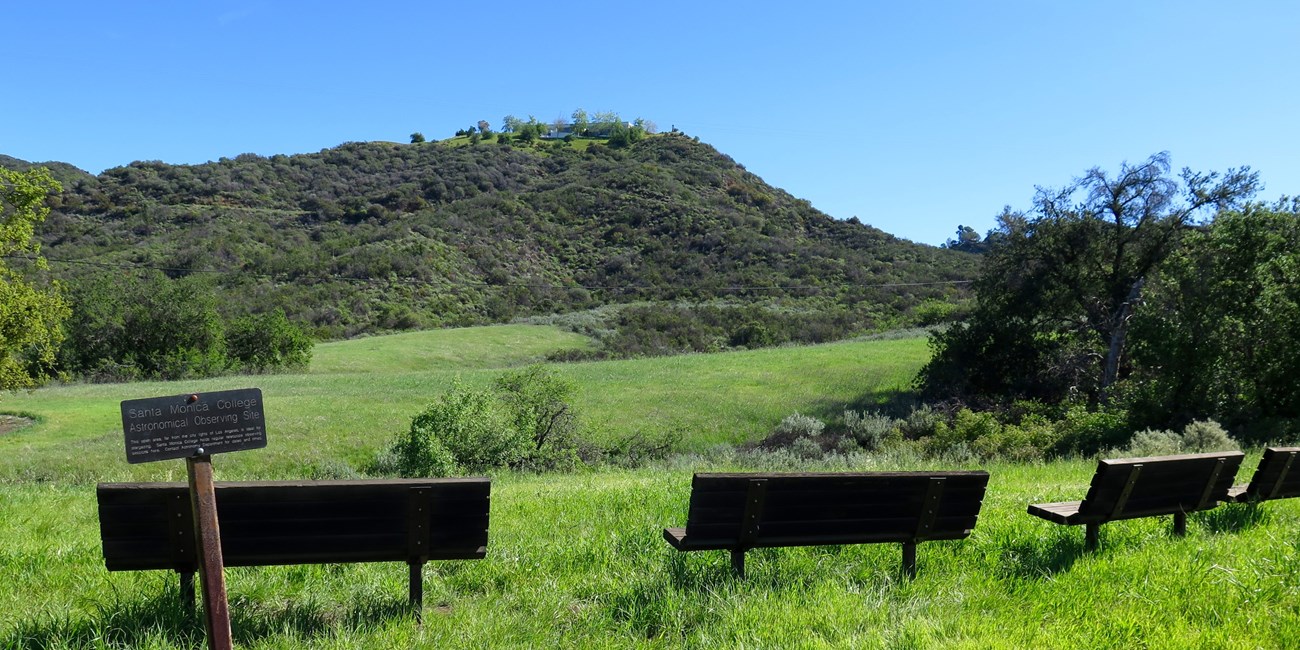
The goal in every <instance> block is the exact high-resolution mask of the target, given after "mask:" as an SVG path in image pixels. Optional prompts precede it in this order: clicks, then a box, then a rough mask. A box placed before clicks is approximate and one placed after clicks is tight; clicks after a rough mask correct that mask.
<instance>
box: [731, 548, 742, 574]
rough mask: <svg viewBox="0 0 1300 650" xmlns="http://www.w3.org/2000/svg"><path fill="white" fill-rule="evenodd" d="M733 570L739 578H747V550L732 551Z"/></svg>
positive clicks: (736, 549)
mask: <svg viewBox="0 0 1300 650" xmlns="http://www.w3.org/2000/svg"><path fill="white" fill-rule="evenodd" d="M731 570H732V571H734V572H735V573H736V577H737V578H743V577H745V549H743V548H733V549H731Z"/></svg>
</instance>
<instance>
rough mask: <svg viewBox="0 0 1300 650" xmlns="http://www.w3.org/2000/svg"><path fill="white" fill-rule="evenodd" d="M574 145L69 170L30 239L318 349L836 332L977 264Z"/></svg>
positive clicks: (751, 188) (66, 267) (668, 141)
mask: <svg viewBox="0 0 1300 650" xmlns="http://www.w3.org/2000/svg"><path fill="white" fill-rule="evenodd" d="M582 142H583V144H585V145H587V146H584V147H574V146H572V145H571V144H569V143H564V142H553V143H540V142H539V143H537V144H533V145H525V144H516V145H513V146H500V145H498V144H496V143H495V142H486V141H485V142H481V143H477V144H466V143H436V142H429V143H421V144H409V145H408V144H394V143H384V142H371V143H348V144H344V145H340V146H338V147H335V148H332V149H326V150H323V151H321V152H319V153H314V154H303V155H292V156H286V155H275V156H271V157H262V156H258V155H253V154H244V155H240V156H236V157H235V158H232V159H225V158H223V159H221V160H219V161H217V162H210V163H206V164H201V165H170V164H166V163H163V162H157V161H152V162H134V163H131V164H129V165H126V166H124V167H117V168H113V169H109V170H107V171H105V172H103V173H102V174H100V175H98V176H91V175H89V174H85V173H84V172H80V170H76V169H75V168H70V167H66V166H63V167H60V168H59V173H58V176H59V177H60V179H61V180H62V182H63V184H64V187H65V191H64V192H63V194H62V195H60V196H58V197H56V198H54V199H53V200H52V206H53V208H54V210H53V212H52V214H51V215H50V216H49V218H48V220H47V221H46V223H45V224H44V225H43V226H42V227H41V229H40V237H41V239H42V241H43V243H44V249H43V252H44V253H45V254H46V255H47V256H48V257H49V258H50V259H51V260H52V261H53V263H52V264H51V267H52V273H54V274H55V275H56V276H58V277H62V278H64V279H65V280H66V281H68V282H69V283H70V286H75V285H76V284H77V283H78V282H81V281H83V280H84V278H86V277H88V276H94V275H104V274H109V275H112V274H116V276H115V277H120V275H121V274H123V273H131V272H133V270H135V271H139V270H141V269H144V268H153V269H163V270H164V271H165V273H166V274H167V275H168V276H169V277H173V278H176V277H183V276H186V275H199V276H202V277H206V278H210V279H211V281H212V282H214V283H215V284H216V289H217V291H219V292H220V295H221V300H220V308H221V309H222V310H223V312H224V315H225V316H227V317H234V316H238V315H241V314H244V313H249V312H264V311H267V310H270V309H274V308H277V307H278V308H283V309H285V310H286V312H287V313H288V315H289V316H290V318H291V319H293V320H294V321H296V322H298V323H300V324H303V325H306V326H307V327H308V328H309V330H310V331H312V332H314V333H315V334H317V335H318V336H321V337H325V338H335V337H346V336H354V335H358V334H363V333H369V332H379V331H392V330H406V329H418V328H427V327H438V326H449V325H467V324H482V323H492V322H505V321H509V320H510V319H513V318H516V317H520V316H528V315H534V314H550V313H557V312H570V311H575V310H582V309H588V308H592V307H596V306H599V305H607V304H624V303H631V302H638V301H641V302H644V301H650V302H652V303H662V302H665V301H685V302H690V303H700V302H707V301H711V300H725V301H732V302H739V303H743V304H761V305H766V306H767V307H768V308H770V309H773V310H777V311H779V310H786V311H789V310H790V309H795V310H797V311H800V312H801V313H815V314H833V315H834V317H835V318H837V319H838V321H837V322H838V323H840V324H838V325H836V328H835V331H836V332H837V333H839V334H837V335H842V334H843V333H851V332H853V331H863V330H870V329H874V328H878V327H881V326H882V325H888V324H894V323H898V322H905V321H906V320H907V319H908V318H909V314H910V313H911V310H913V309H915V308H916V307H917V306H918V305H920V304H921V302H922V301H923V300H925V299H927V298H937V299H944V300H947V299H951V298H952V297H954V296H955V295H957V292H958V289H957V288H955V286H954V285H952V284H944V283H948V282H951V281H957V280H966V279H969V278H970V277H972V274H973V270H974V267H975V261H974V260H975V258H974V257H973V256H970V255H967V254H963V253H958V252H954V251H946V250H941V249H938V248H934V247H930V246H923V245H918V244H913V243H911V242H907V241H903V240H899V239H897V238H895V237H893V236H890V235H888V234H886V233H884V232H881V231H880V230H878V229H875V228H872V227H870V226H867V225H864V224H861V223H858V222H857V221H856V220H850V221H837V220H834V219H832V218H830V217H828V216H827V215H825V214H822V213H820V212H818V211H816V210H815V209H813V208H812V207H811V206H810V205H809V204H808V202H807V201H803V200H800V199H797V198H795V197H793V196H791V195H789V194H788V193H786V192H784V191H782V190H780V189H778V188H774V187H771V186H770V185H768V184H766V183H764V182H763V181H762V179H760V178H758V177H757V176H755V175H754V174H751V173H749V172H747V171H746V170H745V169H744V168H743V167H742V166H740V165H738V164H737V163H736V162H734V161H733V160H732V159H731V158H729V157H727V156H726V155H724V154H722V153H720V152H718V151H716V150H715V149H714V148H713V147H710V146H709V145H707V144H703V143H700V142H698V141H696V140H693V139H691V138H688V137H685V136H683V135H680V134H665V135H659V136H654V137H649V138H646V139H645V140H642V141H640V142H637V143H635V144H633V145H631V146H628V147H622V148H616V147H611V146H609V145H607V144H601V143H594V144H593V143H591V142H590V141H582ZM0 164H6V165H9V166H22V165H24V164H26V163H22V161H17V160H14V159H12V158H9V159H5V160H0ZM932 283H939V284H932ZM881 285H890V286H881ZM897 285H906V286H897Z"/></svg>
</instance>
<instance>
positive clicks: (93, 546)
mask: <svg viewBox="0 0 1300 650" xmlns="http://www.w3.org/2000/svg"><path fill="white" fill-rule="evenodd" d="M897 466H898V464H897V463H893V462H891V461H890V460H889V459H887V458H886V459H872V458H863V459H860V464H859V465H857V466H855V467H854V469H888V468H894V467H897ZM906 466H907V467H908V468H909V469H919V468H924V467H937V466H936V465H932V464H928V463H926V464H920V465H918V464H916V463H914V462H907V463H906ZM945 467H947V466H945ZM703 468H704V467H700V468H699V469H703ZM727 468H730V467H729V466H728V467H727ZM694 469H697V468H695V467H663V468H657V469H642V470H636V471H616V470H606V471H600V472H595V473H590V474H577V475H567V476H555V477H546V476H542V477H538V476H503V477H499V478H497V479H496V480H495V481H494V485H493V499H492V515H491V533H490V535H491V538H490V542H489V547H488V557H487V559H485V560H481V561H458V562H440V563H432V564H430V565H429V566H428V567H427V568H426V570H425V589H426V596H425V602H426V609H425V618H426V620H425V624H424V625H423V627H421V626H418V625H416V623H415V622H414V621H413V620H412V619H411V618H410V617H408V616H407V615H405V614H404V613H403V611H402V605H403V601H404V598H405V593H406V589H405V576H406V570H405V567H404V566H402V565H401V564H373V565H357V564H350V565H331V566H298V567H266V568H240V569H231V570H229V571H228V572H227V583H228V585H227V586H228V589H229V592H230V600H231V607H232V610H233V612H234V617H235V619H234V629H235V636H236V639H237V641H238V644H239V646H240V647H255V648H300V647H313V648H368V647H430V648H433V647H476V648H479V647H482V648H520V647H558V648H573V647H598V648H635V647H646V648H678V647H696V648H702V647H755V648H778V647H779V648H787V647H790V648H846V647H855V648H873V647H891V648H899V647H902V648H931V647H933V648H951V647H967V648H986V647H1006V648H1025V647H1047V648H1051V647H1060V648H1067V647H1125V648H1128V647H1160V648H1206V647H1213V648H1255V647H1265V648H1273V647H1288V644H1289V643H1291V642H1293V640H1294V639H1297V638H1300V541H1298V540H1300V503H1297V502H1296V501H1294V500H1293V501H1282V502H1276V503H1271V504H1267V505H1265V506H1263V507H1261V508H1259V509H1258V510H1256V511H1254V512H1255V514H1254V515H1251V514H1250V513H1249V511H1248V508H1246V507H1244V506H1233V507H1232V508H1231V510H1229V509H1227V508H1226V507H1225V508H1223V509H1222V510H1221V513H1220V514H1215V513H1210V514H1206V515H1199V516H1194V517H1192V518H1191V522H1190V524H1189V534H1188V536H1187V537H1185V538H1181V539H1179V538H1174V537H1171V536H1170V535H1169V534H1168V529H1169V525H1170V523H1169V521H1168V519H1167V518H1165V519H1147V520H1135V521H1128V522H1118V523H1113V524H1108V525H1106V526H1104V527H1103V528H1102V548H1101V550H1100V551H1099V552H1097V553H1095V554H1084V553H1083V552H1082V544H1083V541H1082V530H1080V529H1079V528H1066V527H1063V526H1057V525H1054V524H1050V523H1047V522H1045V521H1042V520H1039V519H1036V518H1033V517H1030V516H1029V515H1027V514H1025V512H1024V506H1025V504H1026V503H1029V502H1034V501H1040V500H1043V499H1052V498H1064V497H1071V496H1074V497H1077V496H1079V495H1081V494H1082V491H1083V490H1084V489H1085V488H1086V485H1087V481H1088V477H1089V475H1090V473H1091V470H1092V465H1091V464H1090V463H1087V462H1083V461H1077V462H1067V463H1055V464H1052V465H1049V466H1016V465H1008V464H994V465H992V466H988V467H987V469H988V470H989V471H990V473H991V475H992V477H993V478H992V481H991V483H990V487H989V494H988V499H987V501H986V503H985V507H984V511H983V513H982V516H981V519H980V522H979V524H978V525H977V527H976V529H975V532H974V534H973V535H972V536H971V537H970V538H969V539H968V540H965V541H954V542H928V543H923V544H921V545H920V547H919V550H918V560H919V575H918V577H917V578H916V580H914V581H910V582H909V581H906V580H904V579H901V578H900V577H899V575H898V564H899V559H900V551H899V548H898V546H897V545H894V544H890V545H858V546H841V547H816V548H789V549H760V550H757V551H753V552H751V553H750V556H749V560H748V563H747V565H748V566H747V568H748V577H747V578H746V579H744V580H737V579H734V578H733V577H731V575H730V572H729V561H728V558H727V556H726V554H725V553H724V552H699V553H678V552H676V551H674V550H672V549H671V548H670V547H669V546H668V545H667V544H666V543H664V541H663V540H662V539H661V538H660V530H661V529H662V528H663V527H665V526H672V525H681V524H682V523H683V522H684V520H685V516H686V506H687V498H688V494H689V485H690V474H691V471H692V470H694ZM93 500H94V499H93V491H92V489H91V488H90V487H89V486H78V487H67V486H42V485H22V486H15V485H9V486H4V487H0V505H2V506H3V508H4V512H5V513H7V514H6V516H5V517H4V518H3V520H2V521H0V542H3V544H2V545H0V548H2V550H0V575H3V579H4V584H5V589H4V590H0V647H13V648H25V647H31V648H50V647H156V648H176V647H192V646H193V645H195V644H196V643H197V639H198V638H199V637H198V634H199V630H200V629H201V627H200V624H199V623H198V622H197V621H195V620H193V619H189V618H187V617H185V616H184V615H183V614H182V613H181V612H180V611H179V610H178V609H177V608H176V606H175V605H174V604H173V603H174V601H175V599H176V586H175V585H176V577H175V575H174V574H171V573H168V572H124V573H108V572H107V571H105V570H104V569H103V566H102V564H101V561H100V558H99V547H98V539H97V526H96V518H95V513H94V504H93Z"/></svg>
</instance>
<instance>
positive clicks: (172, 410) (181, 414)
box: [122, 388, 266, 650]
mask: <svg viewBox="0 0 1300 650" xmlns="http://www.w3.org/2000/svg"><path fill="white" fill-rule="evenodd" d="M263 410H264V409H263V405H262V391H261V390H260V389H257V388H246V389H241V390H229V391H220V392H215V393H206V394H203V395H200V394H197V393H195V394H192V395H172V396H168V397H151V398H146V399H135V400H126V401H123V402H122V430H123V432H124V433H125V434H126V460H127V462H129V463H147V462H152V461H157V460H167V459H171V458H184V459H185V465H186V469H187V470H188V474H189V482H190V507H191V508H192V509H193V512H194V523H195V529H196V530H195V537H196V540H195V541H196V542H197V545H198V555H199V572H200V574H201V576H202V581H203V609H204V612H205V620H204V627H205V628H206V630H207V636H208V648H209V649H210V650H230V648H231V647H232V641H231V633H230V605H229V603H228V601H227V599H226V576H225V566H224V564H223V563H222V558H221V528H220V525H219V523H218V521H217V493H216V488H215V485H214V484H213V480H212V456H211V454H214V453H223V452H229V451H241V450H244V449H259V448H261V447H265V446H266V424H265V421H264V420H263V417H262V411H263Z"/></svg>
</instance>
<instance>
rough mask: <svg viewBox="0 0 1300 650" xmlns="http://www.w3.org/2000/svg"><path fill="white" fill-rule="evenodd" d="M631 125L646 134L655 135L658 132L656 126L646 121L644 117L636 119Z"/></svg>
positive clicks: (652, 122) (657, 126) (650, 121)
mask: <svg viewBox="0 0 1300 650" xmlns="http://www.w3.org/2000/svg"><path fill="white" fill-rule="evenodd" d="M632 125H633V126H636V127H639V128H640V129H641V130H642V131H645V132H646V133H657V132H658V131H659V125H658V124H655V123H654V121H652V120H647V119H645V118H644V117H638V118H636V120H635V121H634V122H632Z"/></svg>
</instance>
